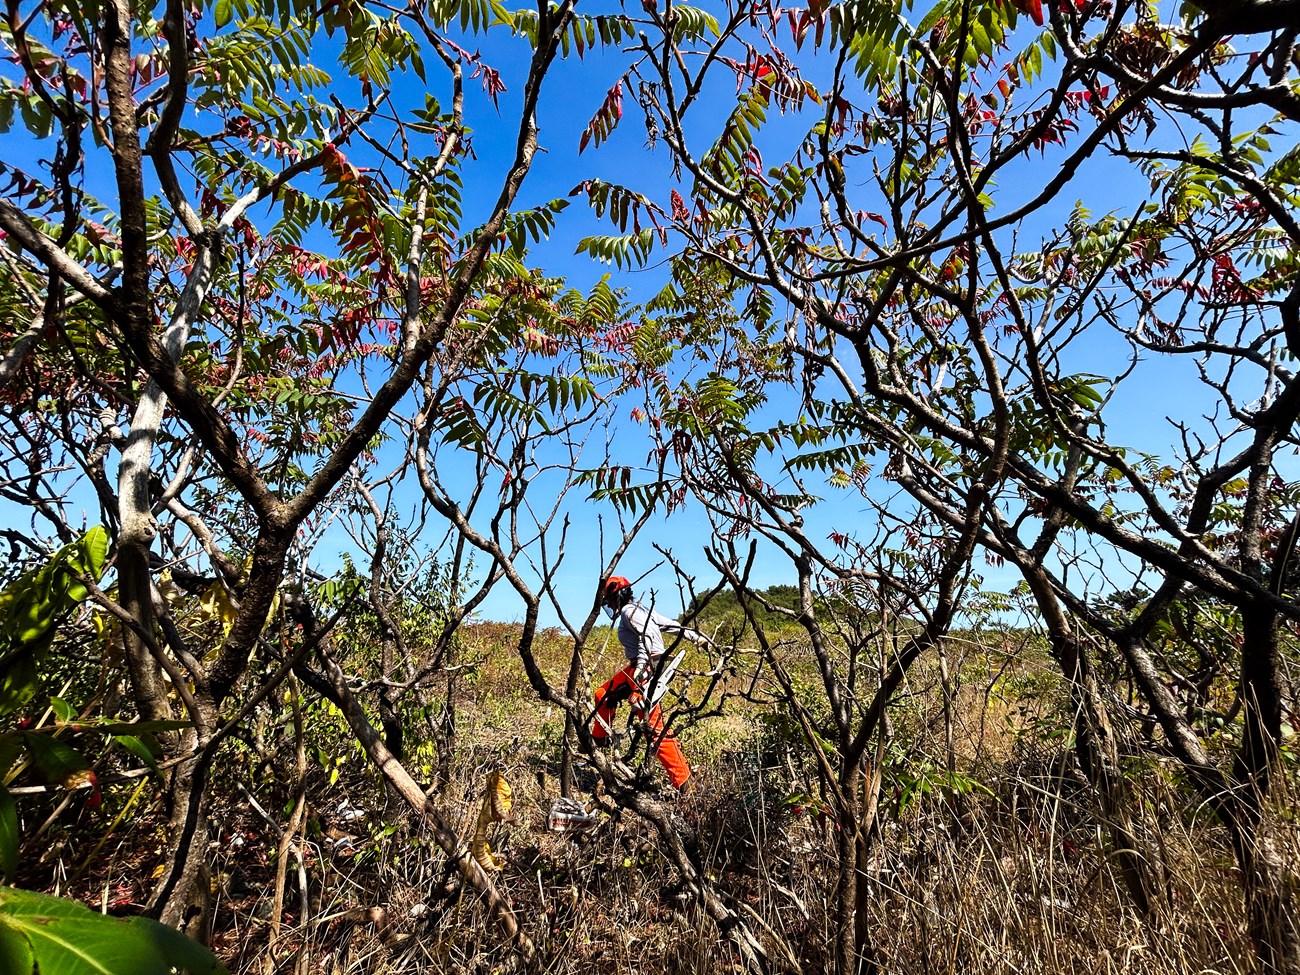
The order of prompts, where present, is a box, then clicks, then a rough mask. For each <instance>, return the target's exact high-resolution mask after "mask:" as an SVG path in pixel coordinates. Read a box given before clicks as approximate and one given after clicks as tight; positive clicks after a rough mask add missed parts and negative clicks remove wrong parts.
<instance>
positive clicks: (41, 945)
mask: <svg viewBox="0 0 1300 975" xmlns="http://www.w3.org/2000/svg"><path fill="white" fill-rule="evenodd" d="M0 965H3V968H2V969H0V970H3V971H6V972H15V973H21V975H27V973H30V972H32V971H33V970H35V971H39V972H40V975H172V972H173V971H175V970H180V971H182V972H186V973H188V975H225V973H226V968H225V966H224V965H222V964H221V962H219V961H217V958H216V956H215V955H213V954H212V952H211V951H209V950H208V949H207V948H205V947H204V946H203V945H201V944H199V943H198V942H197V941H194V940H193V939H191V938H187V937H186V936H185V935H183V934H181V933H180V932H179V931H174V930H172V929H171V928H169V927H166V926H165V925H162V924H159V923H158V922H157V921H152V920H150V919H149V918H143V917H133V918H115V917H106V916H104V915H102V914H96V913H95V912H94V911H91V910H90V909H88V908H87V907H85V906H83V905H81V904H78V903H76V902H75V901H69V900H64V899H62V898H60V897H49V896H47V895H45V894H35V893H32V892H30V891H26V890H18V889H17V888H14V887H0Z"/></svg>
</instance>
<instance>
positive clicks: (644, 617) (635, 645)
mask: <svg viewBox="0 0 1300 975" xmlns="http://www.w3.org/2000/svg"><path fill="white" fill-rule="evenodd" d="M665 631H666V632H668V633H680V634H681V635H682V636H684V637H686V638H687V639H688V640H693V641H696V642H699V640H700V639H702V637H701V636H700V634H699V633H697V632H696V631H695V630H692V629H691V628H690V627H689V626H683V625H682V624H681V623H678V622H677V621H676V620H675V619H671V618H669V617H667V616H665V615H664V614H663V613H657V612H655V611H654V610H653V609H647V608H646V607H644V606H642V605H641V604H640V603H635V602H633V603H628V604H627V605H626V606H624V607H623V609H622V610H621V611H620V612H619V614H618V642H619V643H621V644H622V645H623V656H625V657H626V658H627V659H628V660H630V661H631V662H632V663H634V664H636V666H637V669H638V670H640V669H642V668H644V667H647V666H649V665H650V663H651V662H652V661H654V660H656V659H657V658H659V657H661V656H662V655H663V652H664V649H665V648H664V637H663V634H664V632H665Z"/></svg>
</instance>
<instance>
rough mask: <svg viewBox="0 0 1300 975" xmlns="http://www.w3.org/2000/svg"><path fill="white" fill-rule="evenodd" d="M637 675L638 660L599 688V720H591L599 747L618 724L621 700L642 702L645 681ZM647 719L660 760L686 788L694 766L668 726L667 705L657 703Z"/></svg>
mask: <svg viewBox="0 0 1300 975" xmlns="http://www.w3.org/2000/svg"><path fill="white" fill-rule="evenodd" d="M636 677H637V666H636V664H634V663H631V664H628V665H627V666H626V667H624V668H623V669H622V670H620V671H619V672H618V673H617V674H615V675H614V676H613V677H611V678H610V679H609V680H607V681H605V683H604V684H602V685H601V688H600V690H598V691H597V692H596V720H595V721H593V722H592V724H591V737H592V738H594V739H595V740H596V745H597V747H600V746H601V745H604V744H606V743H607V738H608V736H609V729H611V728H613V727H614V712H615V710H617V708H618V706H619V704H620V703H621V702H623V701H631V702H632V707H633V708H637V705H638V704H639V703H640V701H641V684H640V682H639V681H637V679H636ZM638 710H639V709H638ZM645 719H646V724H647V725H649V726H650V731H651V733H652V734H653V735H654V736H655V737H654V741H655V745H656V747H655V756H656V757H657V758H658V759H659V764H660V765H662V766H663V767H664V771H665V772H667V773H668V778H669V780H670V781H671V782H672V784H673V785H674V786H675V787H676V788H678V789H681V788H684V787H685V786H686V782H687V780H688V779H690V777H691V767H690V766H689V765H687V764H686V756H685V755H683V754H682V746H681V745H679V744H677V739H676V737H674V735H673V733H672V732H671V731H669V730H667V729H666V728H665V727H664V712H663V708H661V707H660V706H659V705H658V704H656V705H655V706H654V707H653V708H651V709H650V713H649V714H648V715H646V716H645Z"/></svg>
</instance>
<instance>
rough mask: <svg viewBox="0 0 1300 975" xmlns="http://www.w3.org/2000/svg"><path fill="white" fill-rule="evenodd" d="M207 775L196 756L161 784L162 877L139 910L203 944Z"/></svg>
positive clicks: (207, 889) (207, 898) (208, 894)
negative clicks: (163, 789) (163, 825)
mask: <svg viewBox="0 0 1300 975" xmlns="http://www.w3.org/2000/svg"><path fill="white" fill-rule="evenodd" d="M187 744H191V743H189V742H187ZM208 773H209V768H208V765H207V763H206V757H205V756H204V754H203V752H201V751H200V752H199V753H198V755H197V756H196V757H195V758H192V759H189V760H187V761H185V762H181V763H180V764H179V765H177V766H175V767H174V768H173V769H172V771H171V776H170V779H169V781H168V783H167V799H168V807H169V814H168V818H167V841H166V843H167V845H166V851H167V852H166V855H165V858H164V860H163V868H164V869H163V875H162V877H161V878H160V879H159V881H158V885H157V886H156V887H155V888H154V890H153V893H152V894H151V895H150V897H149V902H148V904H147V905H146V908H145V909H146V911H147V913H148V914H149V915H150V916H152V917H155V918H157V919H158V920H159V921H161V922H162V923H163V924H166V925H169V926H171V927H173V928H176V929H177V930H178V931H183V932H185V933H186V934H188V935H190V936H191V937H192V938H195V939H196V940H198V941H202V942H204V943H206V941H207V937H208V933H209V929H210V921H211V909H212V903H211V898H212V887H211V882H210V877H209V871H208V860H207V856H208V839H209V823H208V795H207V793H208Z"/></svg>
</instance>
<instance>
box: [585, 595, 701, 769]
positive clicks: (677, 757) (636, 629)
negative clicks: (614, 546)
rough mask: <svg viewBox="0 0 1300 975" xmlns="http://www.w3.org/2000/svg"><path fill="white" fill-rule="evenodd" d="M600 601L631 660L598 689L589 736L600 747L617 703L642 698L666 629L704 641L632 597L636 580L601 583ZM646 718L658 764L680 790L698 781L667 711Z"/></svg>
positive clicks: (634, 703) (657, 709)
mask: <svg viewBox="0 0 1300 975" xmlns="http://www.w3.org/2000/svg"><path fill="white" fill-rule="evenodd" d="M601 604H602V605H603V606H604V608H605V612H606V613H607V614H608V615H609V617H610V618H611V619H614V618H617V619H618V642H619V643H620V644H621V645H622V647H623V656H624V657H626V658H627V661H628V663H627V665H626V666H625V667H624V668H623V669H622V670H620V671H619V672H618V673H616V674H615V675H614V676H613V677H611V678H610V679H609V680H607V681H606V682H605V683H604V684H603V685H602V686H601V688H600V690H598V691H597V692H596V715H595V721H593V722H592V726H591V737H592V738H594V739H595V741H596V744H597V745H598V746H599V745H603V744H606V743H607V739H608V737H609V735H610V732H611V730H612V729H613V727H614V711H615V709H617V707H618V706H619V704H620V703H622V702H623V701H630V702H631V704H632V707H633V708H636V707H637V705H638V703H639V702H640V700H641V693H642V691H644V690H645V687H646V685H647V683H649V681H650V679H651V677H652V676H653V675H654V672H655V668H656V667H657V666H658V664H659V658H660V657H662V656H663V654H664V650H665V647H664V638H663V634H664V631H667V632H669V633H680V634H681V635H683V636H685V637H686V638H687V639H690V640H694V641H695V642H706V641H705V638H704V637H703V636H702V635H701V634H699V633H697V632H696V631H695V630H692V629H690V628H689V627H685V626H683V625H682V624H680V623H678V622H677V621H676V620H674V619H670V618H669V617H667V616H664V615H663V614H662V613H656V612H655V611H654V610H653V609H649V608H647V607H644V606H642V605H640V604H639V603H637V602H636V601H635V600H634V599H633V598H632V583H630V582H628V581H627V579H625V578H623V577H622V576H610V577H609V578H608V579H606V580H605V582H604V584H603V585H602V586H601ZM645 719H646V724H647V725H649V727H650V731H651V732H652V733H653V734H654V736H655V738H654V744H655V755H656V756H657V757H658V759H659V764H660V765H662V766H663V767H664V771H665V772H667V773H668V778H669V780H670V781H671V782H672V784H673V785H674V786H675V787H676V788H678V789H680V790H682V791H684V792H686V791H690V788H691V786H692V785H694V783H692V782H691V781H690V779H691V767H690V766H689V765H687V764H686V756H685V755H683V754H682V746H681V745H679V744H677V739H676V738H675V737H674V736H673V733H672V732H671V731H670V730H668V729H667V728H665V727H664V718H663V709H662V708H660V707H659V705H658V704H657V703H656V704H655V705H654V706H653V707H652V708H651V709H650V713H649V714H647V715H645Z"/></svg>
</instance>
